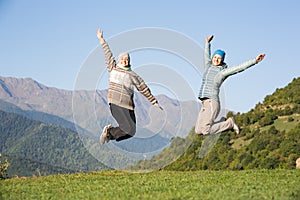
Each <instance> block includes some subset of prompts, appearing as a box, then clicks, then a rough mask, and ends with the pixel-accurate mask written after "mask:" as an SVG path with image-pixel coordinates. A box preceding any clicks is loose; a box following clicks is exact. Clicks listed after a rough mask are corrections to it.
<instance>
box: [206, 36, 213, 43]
mask: <svg viewBox="0 0 300 200" xmlns="http://www.w3.org/2000/svg"><path fill="white" fill-rule="evenodd" d="M213 38H214V35H211V36H209V37H207V38H205V39H206V42H207V43H210V41H212V39H213Z"/></svg>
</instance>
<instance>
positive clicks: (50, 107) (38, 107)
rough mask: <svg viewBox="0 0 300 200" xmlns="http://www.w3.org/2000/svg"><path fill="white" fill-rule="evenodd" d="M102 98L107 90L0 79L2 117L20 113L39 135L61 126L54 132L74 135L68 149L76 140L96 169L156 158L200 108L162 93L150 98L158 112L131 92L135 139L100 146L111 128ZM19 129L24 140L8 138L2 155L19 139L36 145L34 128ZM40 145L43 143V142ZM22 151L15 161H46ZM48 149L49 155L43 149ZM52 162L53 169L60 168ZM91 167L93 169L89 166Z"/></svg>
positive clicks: (184, 130) (59, 139)
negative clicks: (23, 132)
mask: <svg viewBox="0 0 300 200" xmlns="http://www.w3.org/2000/svg"><path fill="white" fill-rule="evenodd" d="M106 95H107V90H95V91H86V90H80V91H69V90H61V89H57V88H53V87H47V86H45V85H43V84H40V83H38V82H37V81H35V80H33V79H31V78H13V77H0V110H2V111H4V112H5V113H13V114H17V115H21V116H23V117H25V118H26V120H27V119H29V120H34V121H38V122H39V123H42V124H43V125H38V126H45V127H47V128H44V129H43V130H44V131H45V130H46V131H49V130H52V128H53V126H52V125H54V126H60V127H65V128H68V129H69V130H70V131H66V130H65V129H63V128H62V130H60V129H59V128H58V129H59V131H58V132H59V133H60V132H65V131H66V132H67V133H66V134H71V135H73V136H72V137H75V136H74V133H77V136H78V137H76V139H74V138H73V139H72V141H74V142H75V141H76V142H75V143H74V144H70V146H69V148H79V147H78V145H79V144H78V142H81V143H82V144H83V146H84V147H85V149H87V151H88V152H89V153H90V154H91V156H93V157H94V158H95V159H96V160H97V161H99V162H100V163H101V165H100V166H102V167H100V168H117V169H118V168H123V167H124V166H125V165H131V164H133V163H134V162H136V161H137V160H141V159H145V158H151V157H152V156H153V155H156V154H157V153H159V152H160V151H162V150H163V149H165V148H167V147H168V146H169V144H170V142H171V139H172V138H174V137H185V136H186V135H187V134H188V132H189V130H190V129H191V127H192V126H193V125H194V123H195V120H196V118H197V114H198V110H199V106H200V105H199V103H198V102H196V101H185V102H181V101H178V100H174V99H171V98H169V97H167V96H165V95H158V96H157V97H156V98H157V99H158V101H159V103H160V105H161V106H162V107H163V108H164V110H163V111H160V110H159V109H157V108H156V107H154V106H152V105H151V104H150V103H149V102H148V101H147V100H146V98H145V97H143V96H142V95H140V94H139V93H136V94H135V98H134V102H135V106H136V109H135V113H136V116H137V133H136V135H135V137H134V138H131V139H129V140H126V141H122V142H111V143H109V144H108V145H104V146H100V145H99V136H100V133H101V131H102V127H104V126H105V125H106V124H109V123H111V124H113V125H116V122H115V121H114V120H113V118H112V117H111V114H110V111H109V107H108V105H107V101H106ZM3 115H5V114H3ZM3 118H5V117H3ZM17 119H18V120H17V121H20V120H19V118H18V117H17ZM13 120H16V119H13ZM20 124H21V123H19V124H18V125H14V124H10V126H7V124H5V125H3V129H5V130H8V129H14V126H20ZM25 124H27V123H25ZM51 124H52V125H51ZM48 126H49V127H48ZM23 128H24V130H32V133H31V134H28V136H26V135H18V134H17V133H16V135H15V136H14V140H15V141H14V142H12V143H11V144H10V146H5V148H4V147H3V148H2V151H4V152H3V153H4V154H5V153H6V154H7V153H9V154H10V155H11V156H12V155H13V156H14V157H15V156H16V155H15V153H13V152H15V151H14V150H13V149H16V145H17V146H18V144H19V143H20V140H22V141H23V140H26V141H28V142H27V143H25V144H27V145H33V147H34V146H39V145H40V144H39V143H40V141H39V140H37V139H36V138H35V137H33V135H36V134H38V133H39V132H38V133H37V132H36V130H39V129H38V128H35V127H27V128H26V127H23ZM50 132H51V133H52V132H53V131H50ZM54 132H55V131H54ZM19 134H21V133H19ZM57 134H58V133H52V136H53V137H54V138H52V139H55V138H57V143H58V144H62V143H63V142H62V140H64V139H63V138H62V136H60V135H59V136H58V135H57ZM2 136H3V134H2ZM6 137H10V136H9V133H7V134H6ZM70 137H71V136H70ZM2 139H3V137H2ZM78 139H79V140H78ZM77 140H78V141H77ZM44 142H45V141H44ZM44 144H45V145H46V143H44ZM3 145H4V144H3ZM33 147H31V148H33ZM26 148H27V149H28V147H27V146H26V145H25V146H23V150H21V149H20V150H19V151H20V152H22V151H24V152H23V153H21V155H22V156H23V157H22V156H21V157H22V158H21V157H19V159H22V160H24V159H25V157H26V160H27V161H28V160H34V161H35V162H38V163H49V160H48V159H49V158H48V157H47V159H46V160H45V157H43V156H41V155H40V154H39V153H40V152H39V151H40V149H39V150H36V151H37V152H39V153H37V154H36V155H35V156H33V155H32V154H30V153H28V152H26ZM80 149H81V148H80ZM5 151H6V152H5ZM45 151H47V150H45ZM48 151H51V152H52V150H51V149H49V148H48ZM76 151H77V150H76ZM80 151H82V150H80ZM25 152H26V153H25ZM43 152H44V150H43ZM66 152H69V153H67V154H68V155H69V156H74V150H71V149H69V150H67V149H66ZM52 153H53V152H52ZM25 155H26V156H25ZM37 155H39V156H37ZM75 157H76V156H75ZM14 160H15V158H14ZM58 160H59V162H58V163H61V162H62V161H61V160H60V159H58ZM58 163H56V164H55V165H54V166H56V167H57V166H61V165H60V164H58ZM16 166H17V165H16ZM33 166H35V165H33ZM92 166H94V164H93V165H92ZM68 169H71V170H75V171H76V170H78V168H76V167H74V166H73V167H72V165H70V166H68ZM81 169H82V168H81ZM89 169H92V168H89ZM93 169H95V170H96V169H98V168H95V167H94V168H93ZM29 171H30V170H29ZM50 171H51V170H50Z"/></svg>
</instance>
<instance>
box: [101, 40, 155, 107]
mask: <svg viewBox="0 0 300 200" xmlns="http://www.w3.org/2000/svg"><path fill="white" fill-rule="evenodd" d="M102 48H103V50H104V54H105V60H106V67H107V70H108V72H109V89H108V95H107V101H108V103H112V104H116V105H118V106H121V107H124V108H127V109H129V110H133V109H134V101H133V97H134V87H135V88H136V89H137V90H138V91H139V92H140V93H141V94H143V95H144V96H145V97H146V98H147V99H148V100H149V101H150V102H151V103H152V104H155V103H157V100H156V99H155V97H154V96H153V95H152V94H151V91H150V89H149V87H148V86H147V85H146V84H145V82H144V80H143V79H142V78H141V77H140V76H139V75H137V74H136V73H135V72H134V71H132V70H130V69H129V70H126V69H123V68H121V67H118V66H117V64H116V61H115V58H114V56H113V54H112V52H111V50H110V48H109V46H108V44H107V43H106V42H104V43H103V44H102Z"/></svg>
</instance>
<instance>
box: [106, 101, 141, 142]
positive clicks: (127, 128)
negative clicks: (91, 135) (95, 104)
mask: <svg viewBox="0 0 300 200" xmlns="http://www.w3.org/2000/svg"><path fill="white" fill-rule="evenodd" d="M110 111H111V114H112V116H113V117H114V118H115V120H116V121H117V123H118V124H119V127H112V128H110V129H109V132H108V133H109V137H110V138H109V139H111V140H116V141H121V140H125V139H128V138H131V137H132V136H134V135H135V132H136V119H135V114H134V110H129V109H127V108H123V107H120V106H117V105H115V104H110Z"/></svg>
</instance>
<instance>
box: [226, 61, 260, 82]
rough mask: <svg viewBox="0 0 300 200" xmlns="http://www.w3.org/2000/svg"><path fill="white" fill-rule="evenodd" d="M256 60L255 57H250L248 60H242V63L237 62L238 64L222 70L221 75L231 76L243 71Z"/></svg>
mask: <svg viewBox="0 0 300 200" xmlns="http://www.w3.org/2000/svg"><path fill="white" fill-rule="evenodd" d="M256 63H257V62H256V59H255V58H254V59H251V60H248V61H246V62H243V63H242V64H239V65H236V66H232V67H229V68H226V69H224V70H222V75H223V77H225V78H226V77H228V76H231V75H233V74H237V73H239V72H242V71H244V70H245V69H247V68H249V67H252V66H253V65H255V64H256Z"/></svg>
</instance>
